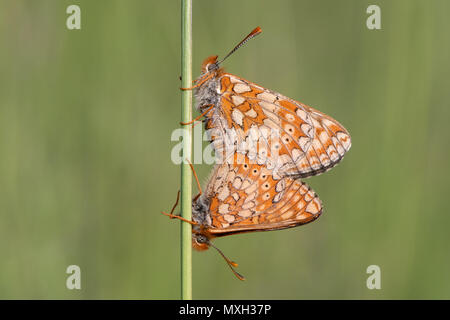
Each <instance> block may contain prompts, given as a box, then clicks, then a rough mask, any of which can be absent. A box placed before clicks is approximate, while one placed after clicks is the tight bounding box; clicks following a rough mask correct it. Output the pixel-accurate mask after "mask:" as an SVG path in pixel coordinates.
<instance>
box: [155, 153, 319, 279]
mask: <svg viewBox="0 0 450 320" xmlns="http://www.w3.org/2000/svg"><path fill="white" fill-rule="evenodd" d="M191 166H192V165H191ZM194 174H195V171H194ZM195 177H197V176H196V175H195ZM197 183H198V179H197ZM199 189H200V186H199ZM178 195H179V194H178ZM177 203H178V198H177ZM177 203H175V206H174V207H173V209H172V211H171V212H170V213H164V212H163V213H164V214H166V215H168V216H169V217H171V218H178V219H180V220H183V221H186V222H188V223H190V224H192V246H193V247H194V248H195V249H197V250H206V249H208V248H209V247H210V246H212V247H214V248H215V249H217V248H216V247H215V246H214V245H213V244H212V243H211V240H212V239H213V238H216V237H223V236H227V235H233V234H239V233H245V232H254V231H269V230H280V229H286V228H292V227H296V226H299V225H303V224H306V223H309V222H311V221H314V220H315V219H317V218H318V217H319V216H320V214H321V213H322V203H321V201H320V200H319V198H318V197H317V195H316V193H315V192H314V191H312V190H311V188H310V187H308V186H307V185H306V184H305V183H304V182H301V181H300V180H298V179H293V178H291V177H288V176H285V177H279V176H278V177H275V176H274V175H273V174H272V171H271V170H269V169H267V168H266V166H264V165H260V164H258V163H257V162H255V161H252V160H250V159H248V157H247V156H244V155H242V154H239V153H235V154H234V161H233V162H232V163H231V162H226V163H224V164H220V165H216V167H215V168H214V170H213V172H212V174H211V176H210V178H209V180H208V183H207V185H206V189H205V192H204V193H202V192H201V189H200V193H199V195H197V196H196V197H195V198H194V199H193V202H192V221H189V220H185V219H184V218H182V217H180V216H177V215H173V211H174V209H175V207H176V205H177ZM217 251H218V252H219V253H220V254H221V255H222V257H223V258H224V259H225V260H226V262H227V263H228V265H229V266H230V268H231V270H232V271H233V273H234V274H235V275H236V276H237V277H238V278H239V279H241V280H243V279H244V277H242V275H240V274H239V273H237V272H236V271H235V270H234V269H233V267H236V266H237V264H236V263H234V262H233V261H230V260H229V259H228V258H226V257H225V255H224V254H223V253H222V252H221V251H220V250H219V249H217Z"/></svg>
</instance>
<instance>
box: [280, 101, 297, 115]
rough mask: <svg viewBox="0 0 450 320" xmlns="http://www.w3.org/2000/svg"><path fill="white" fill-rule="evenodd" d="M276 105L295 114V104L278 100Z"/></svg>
mask: <svg viewBox="0 0 450 320" xmlns="http://www.w3.org/2000/svg"><path fill="white" fill-rule="evenodd" d="M278 103H279V104H280V106H283V107H285V108H286V109H288V110H291V111H292V112H295V111H296V110H297V108H298V107H297V106H296V105H295V104H293V103H292V102H290V101H288V100H280V101H279V102H278ZM284 111H285V110H284Z"/></svg>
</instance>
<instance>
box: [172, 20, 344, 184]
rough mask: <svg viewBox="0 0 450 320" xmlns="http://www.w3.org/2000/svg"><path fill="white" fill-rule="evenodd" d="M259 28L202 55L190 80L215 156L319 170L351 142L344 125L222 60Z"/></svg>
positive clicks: (284, 170) (308, 172)
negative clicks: (225, 49)
mask: <svg viewBox="0 0 450 320" xmlns="http://www.w3.org/2000/svg"><path fill="white" fill-rule="evenodd" d="M261 32H262V30H261V28H260V27H257V28H255V29H254V30H253V31H252V32H251V33H250V34H249V35H247V36H246V37H245V38H244V39H243V40H242V41H241V42H240V43H239V44H238V45H237V46H236V47H234V49H233V50H231V52H230V53H228V54H227V55H226V56H225V57H224V58H223V59H222V60H221V61H218V60H217V58H218V56H211V57H209V58H207V59H205V60H204V62H203V64H202V73H201V75H200V77H199V78H198V79H196V80H195V81H194V86H193V87H191V88H181V89H182V90H192V89H195V97H196V100H197V109H198V110H199V111H200V112H201V115H200V116H199V117H197V118H196V119H194V121H192V122H189V123H182V124H184V125H188V124H193V123H194V122H195V121H196V120H199V119H200V118H202V117H205V119H204V122H205V129H206V130H207V132H208V134H209V139H210V142H211V143H212V144H213V148H214V150H215V152H216V156H218V158H220V159H221V161H222V162H223V161H225V160H226V159H227V158H230V157H231V158H232V157H233V155H234V153H235V152H239V153H242V154H246V155H248V157H249V158H250V159H252V160H256V161H257V162H258V163H260V164H263V163H264V164H265V165H266V166H267V167H268V168H269V169H271V170H274V171H275V172H276V173H277V174H280V175H289V176H292V177H294V178H305V177H309V176H313V175H317V174H320V173H323V172H325V171H327V170H329V169H331V168H332V167H334V166H335V165H336V164H337V163H339V162H340V161H341V160H342V158H343V157H344V154H345V153H346V152H347V151H348V150H349V149H350V147H351V138H350V135H349V133H348V131H347V130H346V129H345V128H344V127H343V126H342V125H341V124H340V123H339V122H338V121H336V120H335V119H333V118H332V117H330V116H328V115H326V114H324V113H322V112H320V111H318V110H316V109H314V108H312V107H310V106H307V105H305V104H303V103H301V102H298V101H295V100H293V99H290V98H288V97H286V96H284V95H282V94H280V93H278V92H275V91H272V90H269V89H266V88H264V87H261V86H259V85H257V84H255V83H252V82H250V81H248V80H245V79H243V78H240V77H238V76H235V75H232V74H230V73H226V72H225V71H224V69H223V68H221V67H220V65H221V63H222V62H223V61H224V60H225V59H227V58H228V57H229V56H230V55H231V54H232V53H234V52H235V51H236V50H237V49H239V48H240V47H241V46H243V45H244V44H245V43H246V42H247V41H249V40H250V39H252V38H254V37H255V36H257V35H258V34H260V33H261Z"/></svg>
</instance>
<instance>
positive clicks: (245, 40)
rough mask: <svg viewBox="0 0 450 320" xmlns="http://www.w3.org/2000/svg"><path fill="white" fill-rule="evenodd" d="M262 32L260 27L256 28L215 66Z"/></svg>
mask: <svg viewBox="0 0 450 320" xmlns="http://www.w3.org/2000/svg"><path fill="white" fill-rule="evenodd" d="M261 32H262V30H261V28H260V27H256V28H255V29H254V30H253V31H252V32H250V33H249V35H248V36H246V37H245V38H244V40H242V41H241V42H239V43H238V45H237V46H236V47H234V48H233V50H231V51H230V53H228V54H227V55H226V56H225V58H223V59H222V60H220V61H219V62H217V64H218V65H219V64H221V63H222V62H224V61H225V59H226V58H228V57H229V56H231V55H232V54H233V53H234V52H235V51H236V50H237V49H239V48H240V47H242V46H243V45H244V44H246V43H247V41H249V40H250V39H253V38H254V37H256V36H257V35H258V34H260V33H261Z"/></svg>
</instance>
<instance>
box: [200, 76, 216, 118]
mask: <svg viewBox="0 0 450 320" xmlns="http://www.w3.org/2000/svg"><path fill="white" fill-rule="evenodd" d="M201 78H202V77H200V78H199V79H198V81H201V80H200V79H201ZM218 89H219V79H218V77H217V76H215V75H214V76H212V77H211V79H208V80H206V81H205V82H204V83H203V84H202V85H201V86H200V87H199V88H198V89H197V90H196V91H195V99H196V101H197V105H196V107H197V109H198V110H199V111H201V112H203V111H204V109H205V108H207V107H209V106H211V105H214V106H216V107H219V106H220V93H219V91H218Z"/></svg>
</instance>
